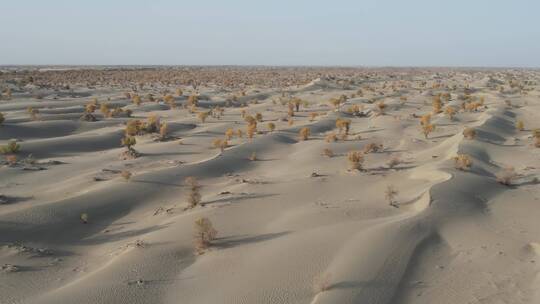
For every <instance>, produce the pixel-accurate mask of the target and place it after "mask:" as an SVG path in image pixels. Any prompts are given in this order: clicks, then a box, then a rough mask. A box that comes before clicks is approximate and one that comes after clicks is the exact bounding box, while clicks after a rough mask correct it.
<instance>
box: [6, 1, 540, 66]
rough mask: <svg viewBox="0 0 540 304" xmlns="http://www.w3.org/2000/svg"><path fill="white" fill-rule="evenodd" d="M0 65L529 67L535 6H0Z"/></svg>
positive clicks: (535, 38)
mask: <svg viewBox="0 0 540 304" xmlns="http://www.w3.org/2000/svg"><path fill="white" fill-rule="evenodd" d="M0 8H1V11H0V65H11V64H40V65H58V64H65V65H133V64H136V65H314V66H475V67H480V66H485V67H540V17H539V14H540V0H505V1H504V0H447V1H439V0H356V1H353V0H333V1H330V0H327V1H319V0H296V1H295V0H289V1H284V0H265V1H261V0H251V1H250V0H191V1H185V0H176V1H174V0H146V1H145V0H86V1H83V0H16V1H15V0H0Z"/></svg>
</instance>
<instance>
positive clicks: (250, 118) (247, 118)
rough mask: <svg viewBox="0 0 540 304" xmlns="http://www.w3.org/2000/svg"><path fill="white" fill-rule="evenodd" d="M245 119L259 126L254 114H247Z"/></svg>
mask: <svg viewBox="0 0 540 304" xmlns="http://www.w3.org/2000/svg"><path fill="white" fill-rule="evenodd" d="M244 120H245V121H246V122H247V124H248V125H255V126H257V119H255V118H254V117H253V116H251V115H247V116H246V117H245V118H244Z"/></svg>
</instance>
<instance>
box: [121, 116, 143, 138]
mask: <svg viewBox="0 0 540 304" xmlns="http://www.w3.org/2000/svg"><path fill="white" fill-rule="evenodd" d="M141 126H142V124H141V121H140V120H137V119H133V120H130V121H128V122H127V124H126V130H125V133H126V135H129V136H135V135H138V134H139V133H140V132H141Z"/></svg>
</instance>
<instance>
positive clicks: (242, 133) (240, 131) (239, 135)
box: [236, 129, 244, 138]
mask: <svg viewBox="0 0 540 304" xmlns="http://www.w3.org/2000/svg"><path fill="white" fill-rule="evenodd" d="M236 136H238V138H242V137H244V132H242V130H241V129H238V130H236Z"/></svg>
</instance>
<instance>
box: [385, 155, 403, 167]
mask: <svg viewBox="0 0 540 304" xmlns="http://www.w3.org/2000/svg"><path fill="white" fill-rule="evenodd" d="M401 163H403V161H402V160H401V158H400V157H399V156H398V155H393V156H392V157H390V159H389V160H388V161H387V162H386V164H387V165H388V168H390V169H393V168H395V167H396V166H398V165H400V164H401Z"/></svg>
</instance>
